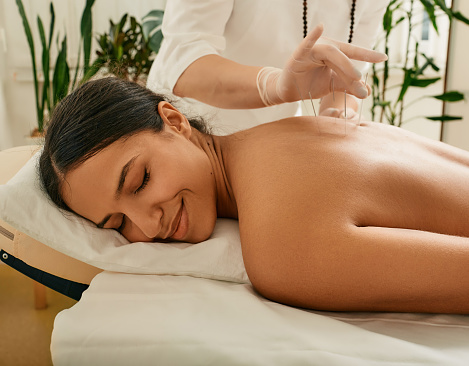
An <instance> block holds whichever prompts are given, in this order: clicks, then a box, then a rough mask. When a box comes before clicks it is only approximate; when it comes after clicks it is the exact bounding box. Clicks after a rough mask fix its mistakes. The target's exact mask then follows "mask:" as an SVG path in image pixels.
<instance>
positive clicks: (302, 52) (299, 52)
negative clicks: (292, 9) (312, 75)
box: [291, 24, 324, 66]
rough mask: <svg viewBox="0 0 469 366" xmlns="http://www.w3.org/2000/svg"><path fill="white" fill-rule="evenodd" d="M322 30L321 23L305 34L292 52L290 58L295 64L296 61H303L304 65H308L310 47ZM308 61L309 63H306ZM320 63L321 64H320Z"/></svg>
mask: <svg viewBox="0 0 469 366" xmlns="http://www.w3.org/2000/svg"><path fill="white" fill-rule="evenodd" d="M323 31H324V26H323V25H322V24H320V25H318V26H316V27H314V29H313V30H312V31H311V32H310V33H309V34H308V35H307V36H306V38H305V39H303V41H302V42H301V43H300V44H299V46H298V47H297V48H296V49H295V51H294V52H293V54H292V57H291V59H292V60H293V61H295V64H296V66H298V63H299V62H300V63H302V62H304V63H305V66H310V65H311V64H310V62H311V59H310V56H309V55H310V53H311V49H312V48H313V47H314V45H315V44H316V42H317V41H318V39H319V38H320V37H321V35H322V32H323ZM308 63H309V64H308ZM320 65H322V64H320Z"/></svg>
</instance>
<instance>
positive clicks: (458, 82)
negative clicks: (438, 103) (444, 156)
mask: <svg viewBox="0 0 469 366" xmlns="http://www.w3.org/2000/svg"><path fill="white" fill-rule="evenodd" d="M453 3H454V8H455V10H459V11H460V12H461V13H463V14H465V15H466V16H467V15H468V14H469V1H467V0H453ZM450 55H451V56H450V59H449V62H448V81H447V83H448V84H447V90H453V89H455V90H459V91H461V92H462V93H464V94H465V95H466V99H468V100H469V66H468V63H469V26H467V25H463V24H459V22H458V23H454V24H453V27H452V30H451V44H450ZM446 113H447V114H451V115H458V116H463V120H462V121H457V122H451V123H447V124H445V125H444V126H443V141H445V142H447V143H449V144H451V145H454V146H457V147H460V148H462V149H465V150H469V105H468V102H467V101H466V102H465V103H453V104H447V106H446Z"/></svg>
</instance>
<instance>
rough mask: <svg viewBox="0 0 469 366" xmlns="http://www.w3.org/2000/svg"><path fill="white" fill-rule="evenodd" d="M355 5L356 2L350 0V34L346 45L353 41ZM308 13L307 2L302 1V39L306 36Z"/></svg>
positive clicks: (355, 0)
mask: <svg viewBox="0 0 469 366" xmlns="http://www.w3.org/2000/svg"><path fill="white" fill-rule="evenodd" d="M356 4H357V0H352V9H351V10H350V33H349V36H348V43H352V39H353V26H354V23H355V6H356ZM307 13H308V1H307V0H303V38H304V37H306V35H307V34H308V20H307V17H306V15H307Z"/></svg>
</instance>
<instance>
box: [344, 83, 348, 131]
mask: <svg viewBox="0 0 469 366" xmlns="http://www.w3.org/2000/svg"><path fill="white" fill-rule="evenodd" d="M344 107H345V108H344V117H345V123H344V126H345V127H344V131H345V136H347V90H345V93H344Z"/></svg>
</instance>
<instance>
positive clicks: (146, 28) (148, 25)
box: [142, 20, 161, 41]
mask: <svg viewBox="0 0 469 366" xmlns="http://www.w3.org/2000/svg"><path fill="white" fill-rule="evenodd" d="M158 27H161V21H159V20H148V21H146V22H143V24H142V31H143V36H144V37H145V39H146V40H147V41H148V40H149V38H150V33H151V32H152V31H153V30H155V29H157V28H158Z"/></svg>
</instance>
